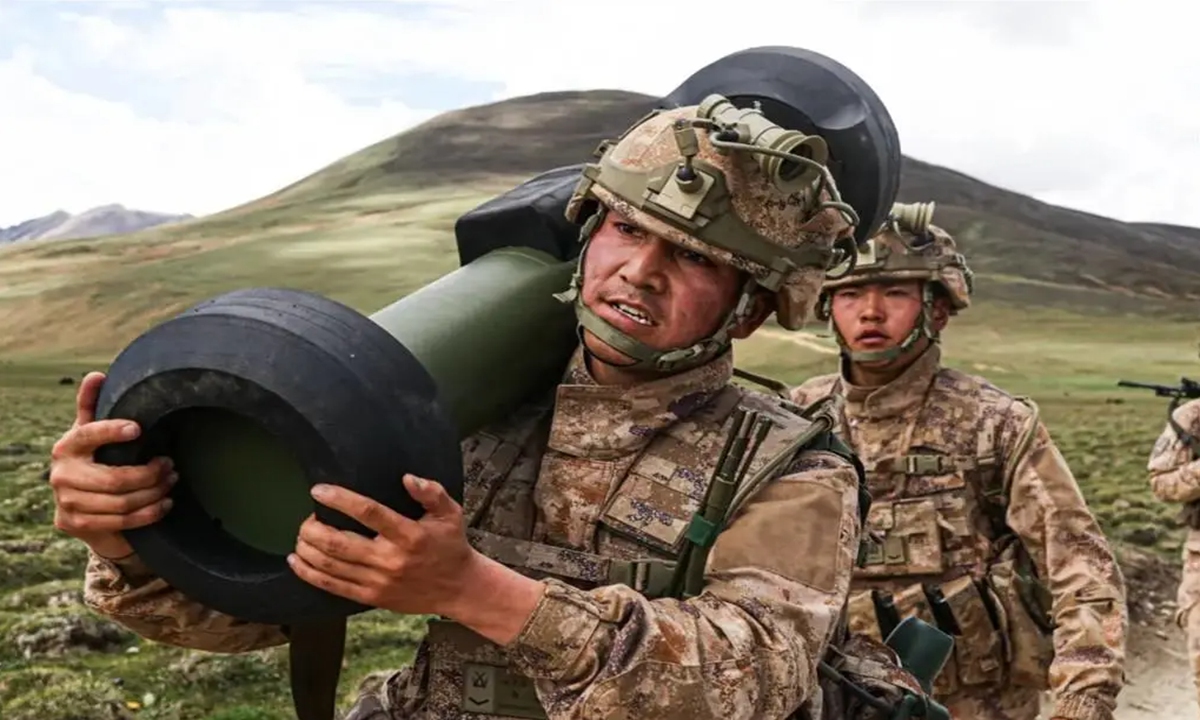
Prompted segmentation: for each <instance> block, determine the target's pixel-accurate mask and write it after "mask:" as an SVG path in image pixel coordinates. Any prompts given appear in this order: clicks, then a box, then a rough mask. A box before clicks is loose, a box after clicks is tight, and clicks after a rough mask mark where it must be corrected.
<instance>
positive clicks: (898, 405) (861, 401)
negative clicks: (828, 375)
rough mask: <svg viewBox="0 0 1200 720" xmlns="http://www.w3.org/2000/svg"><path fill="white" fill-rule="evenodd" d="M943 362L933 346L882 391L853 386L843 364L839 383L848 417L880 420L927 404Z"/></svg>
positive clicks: (939, 348)
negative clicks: (927, 394) (925, 401)
mask: <svg viewBox="0 0 1200 720" xmlns="http://www.w3.org/2000/svg"><path fill="white" fill-rule="evenodd" d="M941 362H942V350H941V347H940V346H939V345H937V344H936V343H931V344H930V345H929V347H928V348H927V349H926V350H925V352H923V353H921V355H920V356H918V357H917V359H916V360H914V361H913V362H912V364H911V365H909V366H908V367H907V368H905V369H904V372H902V373H900V376H899V377H897V378H896V379H895V380H893V381H891V382H890V383H888V384H886V385H881V386H879V387H862V386H859V385H854V384H852V383H851V382H850V380H849V377H850V373H849V372H848V369H847V368H846V365H845V363H846V360H843V365H842V373H841V375H842V376H841V378H840V380H839V383H840V384H841V386H842V390H843V397H844V398H845V400H846V407H845V412H846V414H847V415H849V416H853V417H867V418H872V419H881V418H887V417H895V416H897V415H901V414H903V413H905V412H906V411H908V410H910V409H912V408H913V407H914V406H916V405H919V404H920V403H921V402H922V401H923V400H924V398H925V393H926V391H927V390H928V389H929V386H930V384H931V383H932V382H933V379H934V377H935V376H936V375H937V373H938V370H939V369H940V368H941Z"/></svg>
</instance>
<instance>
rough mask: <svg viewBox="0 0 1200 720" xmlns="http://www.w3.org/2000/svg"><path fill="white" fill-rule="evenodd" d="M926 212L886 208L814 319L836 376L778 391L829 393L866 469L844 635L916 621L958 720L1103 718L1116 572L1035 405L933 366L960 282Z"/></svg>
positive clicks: (1119, 646)
mask: <svg viewBox="0 0 1200 720" xmlns="http://www.w3.org/2000/svg"><path fill="white" fill-rule="evenodd" d="M932 212H933V204H932V203H929V204H918V205H915V206H905V205H897V206H896V207H895V208H894V210H893V216H892V218H891V219H890V221H889V223H887V224H886V225H885V226H884V227H883V229H882V230H881V231H880V232H879V233H877V234H876V236H875V237H873V238H871V239H870V240H869V241H868V243H867V247H866V248H865V250H863V251H861V252H860V254H859V256H858V259H857V265H856V266H854V267H853V269H852V271H851V272H849V273H845V272H844V268H838V269H835V270H834V271H833V272H832V273H831V275H830V278H829V279H828V280H827V282H826V283H825V285H824V289H823V292H822V296H821V299H820V302H819V304H818V306H817V316H818V317H819V318H821V319H826V320H829V321H830V327H831V330H832V332H833V333H834V334H835V336H836V337H837V341H838V343H839V345H840V348H841V353H840V372H839V373H835V374H832V375H827V376H821V377H816V378H812V379H810V380H809V381H808V382H806V383H804V384H802V385H801V386H800V387H798V388H796V389H795V390H794V391H793V392H792V397H793V399H794V400H795V401H796V402H797V403H799V404H801V405H810V404H813V403H816V402H817V401H819V400H821V399H822V398H827V397H829V396H836V397H838V398H840V399H842V401H843V402H844V407H843V410H842V415H843V417H842V419H841V422H840V423H839V433H840V434H841V435H842V437H843V439H845V440H847V441H848V442H849V443H850V444H851V445H852V446H853V447H854V449H855V451H856V452H857V453H858V454H859V456H860V458H861V460H862V463H863V465H864V466H865V467H866V469H867V478H868V484H869V487H870V489H871V495H872V498H873V502H872V506H871V512H870V515H869V517H868V521H867V526H868V533H869V535H870V536H871V537H872V538H873V540H874V541H875V543H874V545H873V547H872V550H871V552H870V553H869V555H868V558H867V562H866V565H865V566H864V567H862V568H861V569H857V570H856V571H855V574H854V582H853V586H852V591H851V600H850V616H851V617H850V623H851V629H852V630H853V631H855V632H872V633H874V634H876V635H878V634H879V633H880V632H881V631H882V632H885V633H886V631H887V630H888V628H889V627H890V626H891V625H892V624H893V623H894V622H895V621H896V619H897V618H898V617H904V616H906V615H910V614H914V613H915V614H917V615H918V616H920V617H923V618H925V619H927V620H929V621H930V622H936V623H937V624H938V625H939V626H941V627H942V628H943V629H945V630H947V631H950V632H953V633H955V634H956V635H957V637H956V638H955V652H954V658H953V660H952V661H951V662H950V663H949V664H948V665H947V667H946V669H945V670H944V671H943V672H942V674H941V675H940V676H939V678H938V682H937V684H936V685H935V688H934V695H935V697H936V698H938V699H939V700H940V701H941V702H943V703H944V704H946V706H947V707H948V709H949V710H950V712H951V713H952V714H953V716H954V717H957V718H963V720H967V719H969V720H987V719H989V718H995V719H997V720H1000V719H1004V720H1034V718H1035V717H1037V716H1038V713H1039V711H1040V709H1039V705H1040V699H1041V697H1040V696H1041V693H1042V691H1044V690H1046V689H1049V690H1052V691H1053V697H1054V706H1053V717H1054V718H1071V719H1073V720H1108V719H1110V718H1112V717H1113V711H1114V709H1115V706H1116V697H1117V694H1118V692H1119V691H1120V688H1121V686H1122V685H1123V682H1124V673H1123V666H1124V659H1125V634H1126V628H1127V625H1128V617H1127V609H1126V604H1125V587H1124V578H1123V576H1122V574H1121V571H1120V569H1119V567H1118V565H1117V562H1116V559H1115V558H1114V555H1113V552H1112V550H1111V549H1110V548H1109V545H1108V543H1107V541H1106V539H1105V537H1104V535H1103V534H1102V533H1101V530H1100V528H1099V526H1098V525H1097V523H1096V520H1095V518H1094V517H1093V515H1092V513H1091V512H1090V511H1089V509H1088V507H1087V505H1086V503H1085V502H1084V499H1083V497H1082V496H1081V494H1080V491H1079V488H1078V486H1077V485H1076V482H1075V479H1074V478H1073V477H1072V475H1071V471H1070V469H1069V468H1068V467H1067V464H1066V462H1065V461H1064V459H1063V457H1062V455H1061V454H1060V453H1059V451H1058V449H1057V448H1056V447H1055V445H1054V443H1053V441H1052V440H1051V438H1050V434H1049V433H1048V432H1047V430H1046V427H1045V426H1044V425H1043V424H1042V422H1041V421H1040V420H1039V418H1038V412H1037V407H1036V405H1035V404H1034V403H1033V402H1031V401H1030V400H1028V399H1024V398H1016V397H1013V396H1012V395H1010V394H1008V393H1006V392H1004V391H1003V390H1001V389H1000V388H998V387H996V386H995V385H993V384H991V383H989V382H988V381H987V380H985V379H983V378H980V377H976V376H973V375H968V374H966V373H962V372H959V371H957V370H954V369H951V368H947V367H945V366H943V365H942V357H941V346H940V344H939V338H940V333H941V332H942V330H943V329H944V328H945V326H946V324H947V322H948V321H949V318H950V316H951V315H954V314H956V313H957V312H958V311H961V310H963V309H965V308H967V307H968V305H969V304H970V294H971V291H972V289H973V287H972V286H973V282H972V280H973V276H972V273H971V271H970V269H969V268H968V267H967V264H966V261H965V259H964V258H963V256H962V255H961V254H960V253H959V252H958V249H957V246H956V243H955V242H954V239H953V238H952V237H951V236H950V235H949V234H948V233H946V232H945V231H944V230H942V229H941V228H939V227H937V226H935V225H932V224H930V222H929V221H930V219H931V217H932Z"/></svg>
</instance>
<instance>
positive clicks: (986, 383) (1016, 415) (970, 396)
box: [933, 367, 1035, 421]
mask: <svg viewBox="0 0 1200 720" xmlns="http://www.w3.org/2000/svg"><path fill="white" fill-rule="evenodd" d="M933 389H934V393H935V394H937V395H939V396H940V397H938V398H933V400H934V401H935V402H938V403H939V404H944V405H946V406H953V405H957V404H961V403H972V404H974V405H976V406H977V407H978V408H979V410H980V412H983V413H989V414H990V413H995V414H999V415H1007V416H1010V417H1011V418H1013V419H1015V420H1018V421H1024V420H1027V419H1028V418H1030V417H1032V416H1033V415H1034V413H1035V409H1034V405H1033V401H1032V399H1030V398H1028V397H1025V396H1022V395H1017V394H1015V393H1012V392H1009V391H1008V390H1006V389H1004V388H1003V387H1001V386H1000V385H998V384H997V383H995V382H993V381H992V380H990V379H988V378H987V377H984V376H983V375H978V374H975V373H969V372H966V371H963V370H960V369H958V368H953V367H942V368H941V369H939V370H938V374H937V376H936V377H935V379H934V388H933Z"/></svg>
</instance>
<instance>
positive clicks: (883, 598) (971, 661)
mask: <svg viewBox="0 0 1200 720" xmlns="http://www.w3.org/2000/svg"><path fill="white" fill-rule="evenodd" d="M998 605H999V602H998V598H997V597H996V596H995V594H994V593H993V592H992V590H991V589H990V588H989V587H988V586H987V585H986V584H984V583H979V582H976V581H975V580H974V579H972V578H971V577H970V576H967V575H964V576H962V577H959V578H956V579H954V580H950V581H949V582H946V583H942V584H940V585H939V584H932V583H924V584H922V583H914V584H912V585H908V586H906V587H904V588H902V589H901V590H900V591H899V592H897V593H894V594H892V593H885V592H881V591H879V590H863V591H859V592H856V593H853V594H852V595H851V596H850V603H849V608H850V631H851V632H853V633H858V634H863V635H866V636H868V637H870V638H872V639H874V640H879V639H881V638H884V637H887V636H888V634H890V632H891V630H892V629H893V628H894V627H895V624H896V622H897V621H898V620H903V619H904V618H907V617H913V616H915V617H918V618H920V619H921V620H923V621H925V622H927V623H929V624H931V625H935V626H936V627H937V628H938V629H939V630H941V631H942V632H945V633H947V634H949V635H952V636H954V651H953V653H952V654H951V656H950V658H949V659H948V660H947V662H946V665H945V667H944V668H943V670H942V672H941V673H939V674H938V676H937V678H936V679H935V680H934V683H933V694H934V696H936V697H946V696H948V695H951V694H953V693H955V692H958V691H959V690H960V689H964V688H977V687H993V688H994V687H998V686H1000V685H1001V684H1002V683H1003V682H1004V675H1005V673H1004V671H1005V665H1006V660H1007V650H1008V643H1007V639H1006V635H1005V632H1004V622H1003V620H1002V613H1003V610H1001V609H999V608H998Z"/></svg>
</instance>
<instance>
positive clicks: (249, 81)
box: [0, 0, 1200, 226]
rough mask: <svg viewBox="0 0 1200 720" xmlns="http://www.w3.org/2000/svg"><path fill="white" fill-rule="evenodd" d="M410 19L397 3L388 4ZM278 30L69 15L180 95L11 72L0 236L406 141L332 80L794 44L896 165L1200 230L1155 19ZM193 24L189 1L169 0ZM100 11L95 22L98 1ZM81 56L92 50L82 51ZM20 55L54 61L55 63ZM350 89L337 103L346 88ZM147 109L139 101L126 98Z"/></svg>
mask: <svg viewBox="0 0 1200 720" xmlns="http://www.w3.org/2000/svg"><path fill="white" fill-rule="evenodd" d="M408 4H409V3H404V2H393V3H390V6H392V7H396V6H403V5H408ZM436 4H437V5H438V6H439V7H438V9H437V11H436V12H433V13H431V12H429V11H428V10H426V9H423V6H425V5H428V3H415V4H413V5H414V6H422V8H417V7H410V8H407V9H405V11H404V12H403V13H402V14H401V15H396V14H393V13H387V12H385V10H386V9H387V7H385V4H384V3H376V4H374V5H371V6H366V9H362V8H363V6H361V5H359V6H355V7H349V6H348V4H347V5H337V4H333V3H327V4H324V5H320V6H313V5H308V6H306V7H305V8H303V9H294V10H290V11H289V10H286V9H282V8H284V7H285V6H284V3H282V2H278V3H272V4H270V6H269V7H271V8H281V9H276V10H273V11H272V12H262V11H258V12H255V11H252V10H244V11H239V10H236V9H235V8H236V7H237V6H235V5H232V4H231V5H223V6H220V8H219V9H204V8H196V7H187V6H178V7H177V6H173V5H172V4H168V5H167V6H166V8H165V9H164V10H163V18H164V22H163V23H162V24H161V25H157V26H153V25H149V26H148V25H144V24H138V25H135V24H128V23H127V24H122V21H121V20H120V18H119V16H112V17H105V16H104V15H103V14H102V13H100V12H97V11H96V10H95V7H96V6H89V5H84V4H82V3H78V4H72V6H71V7H70V11H71V12H73V13H74V14H75V16H76V20H75V22H74V24H73V27H74V29H75V31H76V34H77V35H76V37H72V33H68V34H67V35H66V36H64V37H61V38H60V39H59V42H61V43H64V44H65V43H72V42H74V43H76V46H75V51H76V52H78V48H79V47H84V48H86V50H87V52H88V54H89V56H90V57H91V58H93V59H94V60H95V61H96V62H107V63H110V64H112V65H113V66H114V67H121V68H124V69H126V70H130V71H133V70H136V71H138V72H140V73H144V74H146V76H147V77H151V78H157V79H158V80H159V81H161V82H166V81H169V82H171V83H172V86H173V87H174V90H175V91H174V92H173V93H172V97H171V103H170V104H171V109H172V112H173V113H174V115H172V116H171V117H173V118H184V119H169V120H164V119H155V118H156V117H158V115H156V116H154V117H152V116H149V114H145V115H142V116H139V115H138V114H137V113H135V112H133V111H132V110H131V109H130V107H131V106H132V101H130V102H128V103H126V104H122V103H120V102H114V101H111V100H101V99H99V98H96V97H88V96H86V95H81V94H73V93H70V92H66V91H64V90H63V89H61V88H56V87H55V86H54V85H53V84H51V83H49V82H48V81H46V80H45V79H44V78H40V77H38V75H37V73H36V72H34V70H35V66H33V65H31V62H30V61H29V60H28V59H22V56H21V55H20V54H18V55H17V57H16V59H14V60H10V61H8V62H6V63H0V97H3V98H6V99H10V98H11V99H14V102H12V103H11V104H10V103H8V102H6V103H5V104H6V105H8V106H9V107H10V108H13V109H15V110H16V112H15V113H7V115H9V116H12V119H11V121H10V120H9V119H8V118H6V120H5V122H6V124H8V125H9V126H10V127H12V126H14V125H15V127H13V131H12V132H4V133H0V163H2V164H3V165H4V166H5V167H18V168H22V172H21V173H20V174H19V175H13V174H11V173H7V172H6V173H4V174H3V178H0V193H3V194H2V195H0V197H3V198H4V201H3V202H0V225H4V224H8V223H11V222H17V221H19V220H21V219H24V218H26V217H29V216H32V215H35V214H38V213H41V212H48V211H50V210H53V209H54V208H56V207H60V206H61V207H66V208H67V209H69V210H76V211H77V210H82V209H84V208H85V207H88V206H91V205H96V204H100V203H103V202H113V201H118V202H124V203H126V204H129V205H135V206H138V207H144V208H146V209H152V210H163V211H189V212H194V213H203V212H210V211H213V210H216V209H219V208H221V207H226V206H229V205H233V204H236V203H239V202H242V201H245V200H249V199H252V198H254V197H257V196H260V195H263V194H265V193H267V192H270V191H272V190H274V189H277V188H278V187H281V186H283V185H286V184H287V183H289V182H292V181H293V180H295V179H298V178H299V177H300V176H302V175H304V174H306V173H308V172H311V171H312V170H314V169H316V168H318V167H320V166H321V165H323V164H325V163H327V162H329V161H331V160H333V159H336V158H337V157H339V156H341V155H344V154H346V153H349V152H352V151H354V150H356V149H358V148H360V147H363V146H365V145H367V144H369V143H371V142H374V141H376V140H378V139H381V138H382V137H385V136H387V135H390V134H392V133H394V132H398V131H400V130H402V129H404V128H405V127H407V126H409V125H411V124H412V123H414V122H417V121H419V120H420V119H423V118H425V117H427V116H428V115H429V114H431V113H432V112H433V111H431V110H428V109H426V110H422V109H421V108H431V107H438V103H439V98H438V97H435V95H436V93H431V94H430V95H429V96H420V97H403V98H400V99H393V100H381V101H379V102H378V103H375V104H373V105H370V106H363V105H352V104H351V103H350V102H348V101H347V100H346V99H345V98H344V97H341V96H339V95H338V93H337V92H335V89H330V88H331V86H330V84H329V83H328V82H324V83H321V82H318V81H317V79H318V78H319V77H323V78H328V77H330V76H331V75H333V76H336V75H337V74H338V73H341V74H344V75H346V76H350V75H355V74H360V73H374V74H378V73H391V74H397V73H420V72H427V73H436V74H438V75H442V76H445V77H448V78H461V79H465V80H475V81H487V82H493V83H497V84H499V87H501V90H499V91H498V92H496V93H494V94H492V95H490V96H486V97H485V96H481V97H479V98H478V100H477V101H476V102H485V101H488V100H493V99H501V98H505V97H512V96H515V95H523V94H527V93H532V92H540V91H545V90H556V89H580V88H594V87H615V88H623V89H628V90H636V91H641V92H647V93H652V94H663V93H665V92H668V91H669V90H671V89H673V88H674V86H675V85H677V84H678V83H679V82H680V81H682V80H683V79H684V78H685V77H686V76H687V75H688V74H690V73H691V72H693V71H694V70H695V69H697V68H699V67H700V66H702V65H704V64H705V63H707V62H710V61H711V60H714V59H716V58H718V57H720V56H722V55H724V54H727V53H730V52H734V51H736V50H739V49H742V48H745V47H750V46H755V45H771V44H785V45H799V46H803V47H809V48H811V49H813V50H817V51H819V52H822V53H825V54H827V55H830V56H831V57H834V58H836V59H838V60H839V61H841V62H843V63H844V64H846V65H847V66H849V67H850V68H852V69H853V70H854V71H855V72H857V73H859V74H860V75H862V76H863V77H864V78H865V79H866V80H867V82H868V83H870V84H871V85H872V86H873V87H874V88H875V89H876V91H877V92H878V93H879V94H880V95H881V97H882V98H883V100H884V102H885V103H886V104H887V105H888V107H889V110H890V111H891V113H892V115H893V118H894V120H895V121H896V124H897V126H898V127H899V129H900V133H901V140H902V144H903V147H904V151H905V152H906V153H907V154H909V155H912V156H915V157H918V158H921V159H924V160H928V161H931V162H935V163H938V164H942V165H947V166H949V167H952V168H954V169H956V170H960V171H963V172H966V173H968V174H971V175H975V176H977V177H980V178H981V179H983V180H985V181H987V182H992V183H994V184H998V185H1001V186H1004V187H1008V188H1011V189H1014V190H1017V191H1021V192H1028V193H1032V194H1034V195H1036V196H1037V197H1040V198H1042V199H1044V200H1047V201H1050V202H1056V203H1061V204H1065V205H1068V206H1072V207H1077V208H1080V209H1084V210H1088V211H1091V212H1096V213H1099V214H1104V215H1109V216H1113V217H1117V218H1121V219H1126V220H1157V221H1166V222H1177V223H1182V224H1192V225H1197V226H1200V203H1196V202H1195V198H1196V197H1200V178H1198V177H1197V176H1196V173H1194V172H1193V171H1192V168H1194V167H1200V112H1197V110H1200V108H1198V107H1197V105H1200V97H1198V96H1197V95H1196V93H1195V92H1194V90H1193V88H1194V87H1195V81H1194V73H1195V71H1196V70H1195V69H1196V68H1197V67H1200V45H1197V44H1195V43H1193V42H1192V41H1191V39H1190V37H1189V33H1190V30H1189V25H1188V23H1187V22H1184V21H1183V20H1184V18H1182V17H1177V18H1176V19H1177V20H1179V22H1164V21H1163V18H1164V17H1172V16H1173V13H1172V11H1171V10H1170V9H1169V8H1170V7H1175V6H1174V5H1172V6H1166V5H1165V4H1163V5H1162V7H1163V8H1164V9H1166V13H1165V14H1164V13H1162V12H1156V11H1155V6H1156V3H1155V2H1149V1H1142V0H1139V2H1138V4H1137V10H1138V12H1136V13H1132V12H1130V11H1129V3H1128V2H1123V1H1121V0H1116V1H1115V2H1103V3H1102V2H1089V3H1081V2H1063V3H1048V2H1036V3H1034V2H1016V1H1010V2H1004V3H979V2H970V3H968V2H954V3H952V4H935V3H918V2H900V1H892V2H886V3H885V2H866V3H849V2H835V3H812V2H806V3H798V2H786V3H784V2H778V3H765V4H761V3H738V4H720V5H718V4H712V5H710V6H709V9H702V10H697V8H699V7H702V4H699V3H695V2H682V1H680V2H674V1H673V2H667V1H666V0H661V1H660V2H657V3H655V2H647V0H637V2H634V1H633V0H606V2H602V3H570V2H563V1H561V0H476V1H475V2H468V1H467V0H453V1H447V2H439V3H436ZM174 5H181V4H178V3H176V4H174ZM101 7H103V6H101ZM79 43H82V45H80V44H79ZM25 52H28V53H30V55H28V56H26V57H27V58H31V57H33V55H32V53H54V52H56V47H55V46H53V45H50V46H45V45H39V46H38V47H37V48H36V49H33V48H32V47H30V48H29V49H27V50H26V51H25ZM334 87H335V88H336V85H335V86H334ZM131 90H132V88H131Z"/></svg>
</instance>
